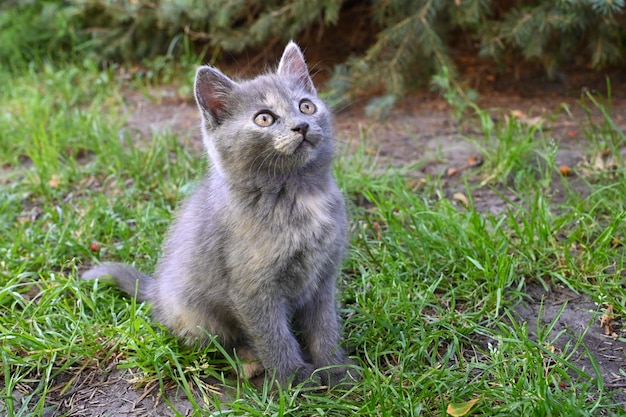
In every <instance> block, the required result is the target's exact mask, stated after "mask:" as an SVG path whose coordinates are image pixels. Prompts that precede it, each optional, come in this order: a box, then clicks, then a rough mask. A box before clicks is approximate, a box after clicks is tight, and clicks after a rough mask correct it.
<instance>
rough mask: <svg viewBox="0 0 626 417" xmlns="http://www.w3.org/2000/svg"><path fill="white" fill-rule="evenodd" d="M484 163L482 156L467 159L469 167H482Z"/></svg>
mask: <svg viewBox="0 0 626 417" xmlns="http://www.w3.org/2000/svg"><path fill="white" fill-rule="evenodd" d="M483 162H484V161H483V158H481V157H480V156H470V157H469V158H467V165H469V166H470V167H478V166H481V165H482V164H483Z"/></svg>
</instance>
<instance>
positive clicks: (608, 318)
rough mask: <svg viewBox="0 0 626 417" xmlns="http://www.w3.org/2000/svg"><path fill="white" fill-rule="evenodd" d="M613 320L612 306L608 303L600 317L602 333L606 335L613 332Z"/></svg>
mask: <svg viewBox="0 0 626 417" xmlns="http://www.w3.org/2000/svg"><path fill="white" fill-rule="evenodd" d="M613 320H615V316H614V315H613V306H612V305H611V304H609V306H608V307H607V308H606V312H605V313H604V314H603V315H602V317H600V326H602V327H603V328H604V334H605V335H607V336H610V335H612V334H613V333H614V329H613Z"/></svg>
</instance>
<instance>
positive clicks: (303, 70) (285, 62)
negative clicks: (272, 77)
mask: <svg viewBox="0 0 626 417" xmlns="http://www.w3.org/2000/svg"><path fill="white" fill-rule="evenodd" d="M276 74H278V75H284V76H290V77H296V78H297V79H298V81H300V83H301V84H302V87H303V88H304V89H305V90H307V91H308V92H309V93H311V94H315V95H317V92H316V91H315V86H314V85H313V80H311V76H310V75H309V69H308V68H307V66H306V62H304V55H302V51H300V48H299V47H298V45H296V43H295V42H294V41H289V43H288V44H287V46H286V47H285V52H283V56H282V58H280V63H279V64H278V69H277V70H276Z"/></svg>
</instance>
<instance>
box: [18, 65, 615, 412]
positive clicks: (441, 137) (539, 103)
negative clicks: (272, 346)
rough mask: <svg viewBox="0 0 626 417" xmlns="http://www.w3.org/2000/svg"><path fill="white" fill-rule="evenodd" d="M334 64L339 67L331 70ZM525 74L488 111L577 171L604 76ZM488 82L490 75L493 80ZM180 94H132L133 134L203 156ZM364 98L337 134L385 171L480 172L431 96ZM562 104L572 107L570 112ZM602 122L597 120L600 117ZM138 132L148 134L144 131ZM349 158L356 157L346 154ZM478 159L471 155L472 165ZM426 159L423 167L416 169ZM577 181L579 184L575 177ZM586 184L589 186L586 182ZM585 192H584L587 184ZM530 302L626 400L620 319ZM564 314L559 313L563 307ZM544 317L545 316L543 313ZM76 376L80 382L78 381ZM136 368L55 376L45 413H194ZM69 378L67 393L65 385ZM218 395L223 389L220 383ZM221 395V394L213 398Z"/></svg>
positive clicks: (532, 325)
mask: <svg viewBox="0 0 626 417" xmlns="http://www.w3.org/2000/svg"><path fill="white" fill-rule="evenodd" d="M329 65H332V62H331V63H330V64H329ZM531 76H532V74H531V75H529V76H528V77H529V78H525V77H526V75H522V76H519V77H518V79H517V80H514V81H515V82H512V83H510V84H505V83H502V80H500V81H499V82H500V83H501V85H500V86H498V85H497V80H495V79H494V81H492V83H491V85H489V86H488V87H483V88H482V89H481V93H482V99H481V101H480V103H479V104H480V106H481V107H482V108H494V109H500V112H501V113H508V114H509V115H510V114H511V111H516V112H517V113H515V114H516V116H511V117H521V118H525V119H527V120H529V122H530V121H531V120H532V118H533V117H537V116H539V117H545V118H546V119H550V118H551V116H552V115H555V114H560V116H559V117H558V118H556V119H555V120H552V121H551V129H550V133H549V134H550V135H551V136H552V137H554V138H555V140H557V141H559V142H560V151H559V153H558V155H557V160H556V163H557V164H558V165H567V166H570V167H575V166H576V165H577V164H578V163H579V162H580V161H581V160H583V158H584V157H585V155H586V146H587V143H586V140H585V137H584V135H583V132H582V129H581V126H580V121H581V120H583V119H584V113H583V111H582V110H581V109H580V107H579V106H578V104H577V102H576V101H577V99H578V98H579V97H580V94H581V91H584V90H585V89H596V88H598V89H601V88H602V86H603V85H606V84H604V83H603V81H602V74H595V75H593V76H589V75H586V76H584V77H571V78H568V81H567V82H565V83H564V82H562V81H559V82H556V83H551V82H549V81H546V80H544V79H543V76H542V75H539V76H537V75H536V74H535V77H536V79H540V80H541V82H536V83H529V82H528V80H530V79H532V77H531ZM486 78H489V77H486ZM617 78H618V82H617V83H615V82H614V83H613V119H614V121H615V122H616V124H617V125H618V126H619V127H620V128H621V129H624V128H626V84H625V83H624V82H623V79H621V80H620V79H619V77H617ZM177 91H178V90H176V89H175V88H159V89H155V90H153V91H151V92H150V95H151V97H146V96H144V95H141V94H139V93H130V94H128V96H127V97H126V104H127V105H126V111H127V116H128V122H127V126H126V129H128V131H130V132H131V134H133V135H134V136H141V137H143V138H149V137H151V135H152V133H154V132H165V131H167V132H171V133H173V134H175V135H177V137H179V138H180V139H181V140H182V141H183V142H184V144H185V146H188V147H189V148H191V149H193V150H195V151H197V154H198V157H202V145H201V139H200V130H199V127H198V120H199V115H198V111H197V109H196V107H195V104H194V103H193V102H192V101H190V100H189V99H188V98H181V97H180V96H179V94H178V92H177ZM364 104H365V100H363V101H360V102H357V103H355V104H353V105H352V106H350V107H349V108H347V109H344V110H342V111H340V112H339V113H338V114H337V115H336V120H335V125H336V133H337V137H338V138H339V140H340V141H341V142H342V143H353V144H354V143H357V142H358V141H359V140H360V138H361V136H360V133H359V132H360V131H361V130H362V131H367V132H368V134H367V137H368V138H369V143H368V144H367V145H366V146H367V147H368V149H369V150H370V151H372V152H376V154H377V155H378V158H379V161H380V162H381V164H382V165H384V164H388V165H393V166H398V167H401V166H404V167H407V166H409V167H412V168H411V169H409V170H408V171H407V172H406V175H407V176H408V177H410V179H411V180H415V181H421V180H428V178H430V177H439V176H441V175H442V174H443V177H442V178H443V188H442V190H441V191H442V192H443V193H445V194H446V195H450V196H451V195H453V194H454V193H455V192H457V191H459V190H464V185H463V182H462V181H461V180H460V175H450V174H454V173H456V172H459V171H462V170H464V169H469V170H471V169H474V168H473V165H472V164H471V163H468V161H472V160H475V158H480V152H479V150H478V149H477V148H476V147H475V146H474V145H473V144H472V142H470V141H467V140H466V137H467V136H471V135H478V134H479V132H477V131H475V130H472V129H473V128H472V127H467V126H466V125H464V124H459V123H456V122H455V121H454V119H453V117H452V115H451V111H450V108H449V106H448V104H447V103H446V102H445V101H443V100H442V99H441V98H439V97H437V96H436V95H434V94H433V93H431V92H429V91H421V92H419V93H416V94H414V95H412V96H410V97H407V98H406V99H405V100H404V101H403V102H402V103H401V105H399V106H398V107H397V108H395V109H393V110H392V111H391V112H390V113H389V115H388V116H387V117H386V118H385V119H383V120H373V119H371V118H370V117H368V116H367V115H366V114H365V112H364ZM563 104H566V105H567V107H568V108H569V109H570V110H571V112H572V114H573V116H568V115H567V114H565V112H564V111H562V110H560V109H563V108H564V106H563ZM596 116H599V115H596ZM138 133H140V134H141V135H137V134H138ZM346 149H348V148H346ZM347 152H349V151H347ZM472 158H474V159H472ZM416 161H420V163H419V164H415V162H416ZM572 181H575V178H572ZM581 187H582V186H581ZM581 192H585V190H584V189H583V188H581ZM473 198H474V202H475V206H476V208H477V209H478V210H480V211H482V212H490V213H494V214H495V213H498V212H500V211H502V210H504V209H506V207H507V204H508V203H507V202H506V201H505V200H504V199H503V197H502V194H501V193H496V192H495V191H492V190H491V189H489V188H481V189H479V190H477V191H476V192H475V194H474V195H473ZM527 295H528V296H527V298H526V299H525V300H524V302H522V303H520V305H519V306H517V307H516V309H515V314H516V315H517V317H518V319H519V320H520V321H522V322H527V323H528V326H529V331H530V332H531V333H532V334H537V331H538V324H539V325H541V326H544V325H546V324H548V323H550V322H551V321H552V320H555V318H556V325H555V326H554V330H553V332H554V334H555V335H556V333H558V332H559V331H562V330H567V331H566V332H565V336H563V337H561V338H559V339H558V340H557V342H556V346H555V348H556V349H563V348H564V347H565V344H566V343H567V342H568V340H569V341H571V340H576V338H577V337H578V336H579V335H583V336H582V341H583V344H584V345H585V347H586V349H587V352H589V355H591V356H592V357H593V358H594V359H595V361H596V362H597V364H598V366H599V368H600V372H601V374H602V377H603V381H604V388H605V389H606V390H607V391H608V392H611V393H612V394H614V395H615V399H616V401H619V402H621V403H623V402H626V377H624V375H625V372H624V371H626V355H625V354H624V348H625V346H626V344H625V343H623V342H622V341H621V340H623V339H621V340H618V339H617V338H616V337H615V335H622V334H623V333H622V331H621V330H622V329H621V328H620V327H619V323H614V324H615V328H614V329H613V331H614V332H615V335H611V334H609V335H605V332H604V328H603V326H601V325H600V318H601V314H602V310H601V309H600V308H599V307H598V306H597V305H596V304H594V303H593V302H592V300H591V299H589V298H588V297H587V296H585V295H581V294H575V293H572V292H570V291H569V290H567V289H564V288H562V287H560V286H558V285H554V286H552V287H551V288H547V289H546V288H543V287H542V286H540V285H539V284H534V283H528V285H527ZM564 303H565V307H564V308H563V310H562V311H561V308H562V307H563V306H564ZM540 312H541V314H542V315H541V317H539V314H540ZM585 352H586V351H585V350H583V349H580V354H577V355H575V356H574V358H573V363H574V364H575V365H577V366H578V367H581V368H583V369H584V370H585V371H586V372H588V373H589V374H591V375H594V372H593V367H592V363H591V361H590V359H589V355H588V354H586V353H585ZM72 378H74V379H73V380H72ZM132 380H133V375H132V373H131V371H129V370H120V369H117V367H116V366H115V363H112V364H110V366H109V367H108V368H107V369H105V370H102V369H98V368H94V369H92V370H91V371H83V372H81V373H79V374H78V375H70V374H64V375H61V376H60V377H58V381H57V382H58V384H56V385H57V387H59V388H58V389H53V390H52V391H51V392H50V393H49V394H48V398H49V408H48V409H47V410H48V411H47V412H46V414H45V415H46V416H58V415H61V414H63V413H68V415H71V416H104V415H116V416H120V415H129V416H171V415H174V414H173V413H172V411H171V409H170V407H169V406H168V405H167V403H166V400H167V402H170V403H171V404H172V405H173V406H174V407H175V408H176V409H178V410H179V413H180V414H181V415H188V414H189V413H190V410H191V403H190V400H189V399H188V398H186V397H185V396H184V395H183V394H181V393H177V392H176V391H175V389H173V388H172V389H167V387H165V394H164V396H161V395H159V391H160V388H159V387H158V386H146V387H143V388H136V385H135V384H133V382H132ZM70 381H71V384H70V388H69V389H68V390H65V391H64V390H63V389H61V388H62V387H65V386H66V384H67V383H68V382H70ZM213 382H214V383H215V384H216V392H219V388H218V383H217V381H213ZM23 388H24V390H23V391H24V393H23V394H22V393H20V392H19V390H16V392H15V393H14V397H16V399H19V397H20V396H22V395H24V394H26V391H27V389H26V388H27V387H23ZM216 395H218V396H219V395H223V394H216Z"/></svg>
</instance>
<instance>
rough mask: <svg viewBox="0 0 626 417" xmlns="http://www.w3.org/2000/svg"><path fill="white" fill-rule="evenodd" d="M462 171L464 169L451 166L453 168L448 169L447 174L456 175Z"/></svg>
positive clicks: (449, 175)
mask: <svg viewBox="0 0 626 417" xmlns="http://www.w3.org/2000/svg"><path fill="white" fill-rule="evenodd" d="M461 171H462V170H461V169H458V168H454V167H451V168H448V170H447V171H446V176H448V177H454V176H455V175H456V174H458V173H459V172H461Z"/></svg>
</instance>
